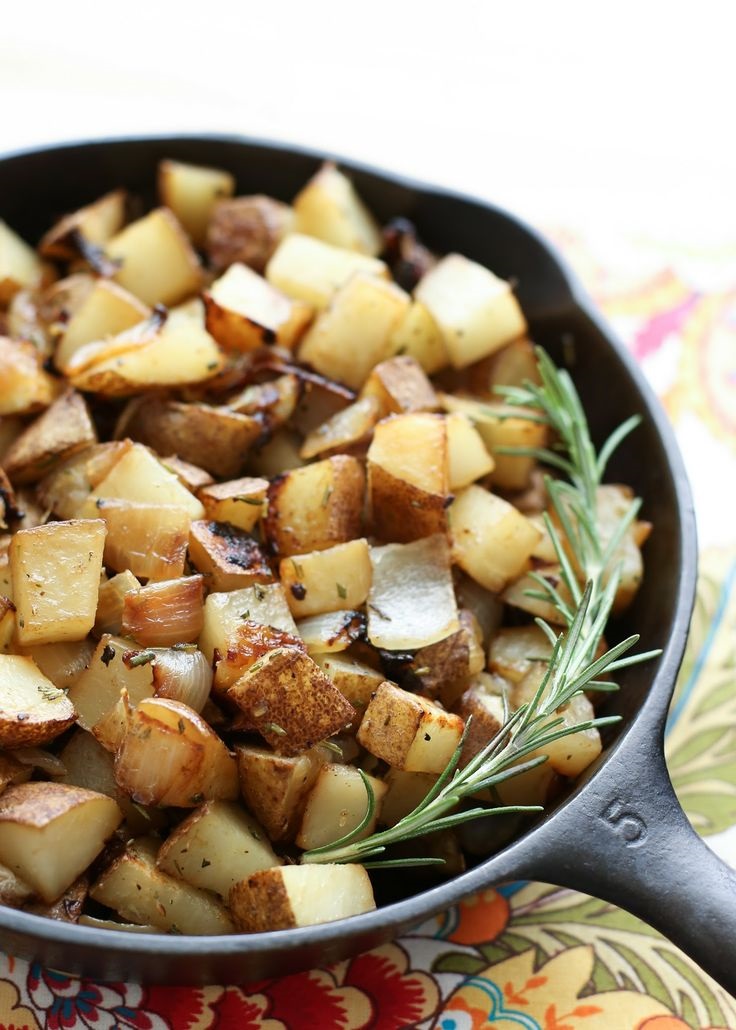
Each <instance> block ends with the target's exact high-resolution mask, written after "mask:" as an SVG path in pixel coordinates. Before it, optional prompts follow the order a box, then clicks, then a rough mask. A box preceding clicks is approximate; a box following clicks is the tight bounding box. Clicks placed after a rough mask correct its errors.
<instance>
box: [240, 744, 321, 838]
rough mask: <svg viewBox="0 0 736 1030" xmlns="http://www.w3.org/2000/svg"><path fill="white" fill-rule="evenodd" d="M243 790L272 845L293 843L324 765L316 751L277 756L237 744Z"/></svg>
mask: <svg viewBox="0 0 736 1030" xmlns="http://www.w3.org/2000/svg"><path fill="white" fill-rule="evenodd" d="M235 755H236V758H237V761H238V772H239V774H240V789H241V792H242V794H243V797H244V799H245V803H246V805H247V806H248V808H249V809H250V810H251V812H253V814H254V815H255V817H256V819H258V821H259V822H260V823H261V824H262V825H263V826H264V827H265V829H266V832H267V833H268V836H269V837H270V838H271V840H273V841H280V840H292V839H293V837H294V834H295V833H296V829H297V826H298V825H299V820H300V818H301V814H302V812H303V810H304V805H305V803H306V799H307V795H308V794H309V791H310V790H311V789H312V786H313V784H314V781H315V780H316V779H317V774H318V773H319V770H320V769H321V768H322V766H323V765H324V757H323V755H322V754H321V752H320V751H319V750H317V749H312V750H310V751H304V752H302V754H300V755H277V754H274V752H273V751H270V750H267V749H266V748H264V747H254V746H253V745H251V744H236V745H235Z"/></svg>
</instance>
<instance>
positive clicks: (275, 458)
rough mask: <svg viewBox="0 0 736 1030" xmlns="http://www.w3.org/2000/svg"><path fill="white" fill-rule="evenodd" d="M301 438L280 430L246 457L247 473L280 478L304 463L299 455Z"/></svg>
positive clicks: (293, 431)
mask: <svg viewBox="0 0 736 1030" xmlns="http://www.w3.org/2000/svg"><path fill="white" fill-rule="evenodd" d="M300 444H301V437H300V436H299V434H298V433H297V432H295V430H293V429H280V430H277V432H275V433H274V434H273V436H272V437H271V439H270V440H268V441H266V443H264V444H261V445H260V446H259V447H254V448H253V450H252V451H251V453H250V454H249V455H248V471H249V472H251V473H252V474H253V475H254V476H268V477H269V478H270V477H272V476H280V475H282V474H283V473H284V472H288V471H289V470H291V469H297V468H301V467H302V465H304V464H305V462H304V461H303V460H302V459H301V457H300V455H299V448H300Z"/></svg>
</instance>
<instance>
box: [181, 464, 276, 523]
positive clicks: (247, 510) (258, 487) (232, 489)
mask: <svg viewBox="0 0 736 1030" xmlns="http://www.w3.org/2000/svg"><path fill="white" fill-rule="evenodd" d="M267 491H268V480H267V479H257V478H252V479H251V478H245V479H231V480H230V481H229V482H227V483H213V484H212V485H211V486H205V487H203V488H202V489H201V490H200V491H199V492H198V494H197V496H198V497H199V499H200V501H201V502H202V504H203V505H204V510H205V516H206V518H208V519H213V520H214V521H215V522H229V523H230V524H231V525H232V526H237V527H238V529H242V530H244V531H245V532H246V533H250V532H251V531H252V530H253V529H254V527H255V526H256V523H257V522H258V521H259V520H260V519H261V517H262V516H263V515H264V513H265V511H266V493H267Z"/></svg>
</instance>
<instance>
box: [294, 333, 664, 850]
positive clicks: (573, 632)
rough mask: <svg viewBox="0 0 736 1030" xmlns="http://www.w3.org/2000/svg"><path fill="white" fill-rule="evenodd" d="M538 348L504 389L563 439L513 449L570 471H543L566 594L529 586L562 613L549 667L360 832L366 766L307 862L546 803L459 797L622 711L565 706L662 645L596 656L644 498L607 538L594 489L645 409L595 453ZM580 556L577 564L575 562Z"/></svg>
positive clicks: (560, 379)
mask: <svg viewBox="0 0 736 1030" xmlns="http://www.w3.org/2000/svg"><path fill="white" fill-rule="evenodd" d="M537 357H538V363H539V370H540V377H541V380H542V383H541V385H539V386H538V385H535V384H532V383H527V384H525V385H524V386H523V387H513V388H511V387H509V388H507V389H505V390H504V395H505V397H506V399H507V401H508V403H509V404H511V405H514V406H524V407H532V408H535V409H537V411H536V412H535V413H534V415H533V417H535V418H538V419H540V420H543V421H545V422H546V423H548V424H549V426H550V428H551V429H552V430H553V431H554V432H555V433H556V435H557V437H558V439H559V441H560V442H559V449H555V450H551V449H547V448H542V449H534V450H528V449H524V450H515V451H514V453H524V454H532V455H533V456H534V457H536V458H538V459H539V460H541V461H544V462H546V463H547V464H549V465H551V466H553V467H554V468H556V469H558V470H559V471H560V472H563V473H564V474H565V475H566V476H567V477H568V480H569V481H568V482H563V481H562V480H554V479H552V478H550V477H547V480H546V484H547V490H548V494H549V497H550V501H551V504H552V507H553V510H554V512H555V514H556V517H557V519H558V522H559V527H560V528H558V526H557V525H555V523H554V522H553V520H552V519H551V518H550V517H549V515H547V514H545V523H546V526H547V531H548V532H549V535H550V537H551V539H552V542H553V545H554V548H555V552H556V554H557V557H558V560H559V562H560V566H561V577H562V581H563V583H564V584H565V587H566V588H567V591H568V595H569V600H567V599H566V598H564V597H563V596H562V595H561V593H560V591H559V590H558V589H557V588H556V587H555V586H554V584H552V583H549V582H548V581H547V580H545V579H544V578H543V577H541V576H536V577H535V578H536V582H537V585H538V586H539V588H540V589H539V590H538V591H532V592H530V593H532V595H533V596H538V597H541V598H542V599H544V600H546V601H551V603H552V604H553V605H554V606H555V607H556V608H557V609H558V611H559V612H560V614H561V615H562V617H563V619H564V620H565V624H566V630H565V632H563V633H559V634H558V633H555V631H554V630H553V629H552V627H551V626H549V624H548V623H546V622H545V621H544V620H543V619H536V620H535V621H536V623H537V625H539V626H540V627H541V629H542V630H543V631H544V633H545V634H546V636H547V638H548V639H549V641H550V643H551V644H552V653H551V656H550V658H549V660H548V664H547V669H546V671H545V675H544V677H543V678H542V680H541V682H540V684H539V687H538V689H537V691H536V693H535V694H534V696H533V698H532V699H531V700H530V701H529V702H528V703H526V704H524V705H522V706H521V707H520V708H518V709H517V710H516V711H515V712H513V713H509V712H508V709H507V708H505V711H504V721H503V725H502V726H501V728H500V729H499V731H498V733H497V734H496V735H495V737H493V739H492V740H490V741H489V742H488V743H487V744H486V746H485V747H484V748H483V749H482V750H481V751H479V752H478V753H477V754H476V755H475V756H474V757H473V758H471V760H470V761H469V762H468V763H467V764H466V765H465V766H464V767H463V768H462V769H460V768H459V762H460V757H461V754H462V749H463V744H464V742H465V737H466V735H467V732H468V728H469V725H470V719H469V720H468V722H467V724H466V726H465V732H464V734H463V737H462V738H461V740H460V743H459V744H458V747H457V749H456V750H455V752H454V754H453V756H452V758H451V759H450V761H449V763H448V764H447V766H446V768H445V769H444V771H443V772H442V774H441V775H440V776H439V778H438V779H437V782H436V783H435V784H434V786H433V787H432V789H431V790H430V791H429V792H428V793H427V795H426V796H425V797H424V798H423V800H422V801H421V802H420V803H419V804H418V805H417V806H416V808H415V809H414V810H413V811H411V812H410V813H408V815H406V816H404V817H403V818H402V819H400V820H399V822H397V823H396V824H395V825H394V826H392V827H389V828H388V829H386V830H382V831H380V832H378V833H373V834H371V835H370V836H368V837H366V838H364V839H363V840H360V839H359V838H360V836H361V834H362V833H363V831H364V830H365V828H366V826H368V824H369V823H370V822H371V820H372V818H373V814H374V812H375V797H374V794H373V790H372V788H371V785H370V781H369V780H368V778H367V777H366V776H365V774H364V773H363V772H362V771H361V776H362V778H363V783H364V785H365V789H366V795H367V801H368V803H367V806H366V813H365V816H364V818H363V820H362V821H361V823H360V824H359V825H358V826H356V827H355V829H354V830H352V831H351V832H350V833H348V834H346V835H345V836H343V837H342V838H340V839H339V840H337V841H335V842H333V843H332V844H328V845H325V846H324V847H321V848H315V849H313V850H311V851H307V852H305V854H304V855H302V861H303V862H365V861H366V860H368V859H372V858H376V857H378V856H380V855H381V854H383V852H384V851H385V850H386V848H387V847H389V846H390V845H393V844H398V843H400V842H402V841H406V840H410V839H412V838H414V837H419V836H424V835H425V834H427V833H434V832H436V831H437V830H444V829H449V828H450V827H453V826H458V825H459V824H460V823H463V822H468V821H470V820H472V819H478V818H480V817H484V816H489V815H495V814H500V813H503V814H508V813H512V812H530V811H539V810H540V806H537V805H529V806H525V805H513V806H508V805H504V806H499V807H493V808H486V807H480V806H476V807H473V808H470V809H466V810H463V811H457V806H458V805H459V804H460V803H461V802H462V801H463V800H464V799H465V798H468V797H472V796H474V795H476V794H477V793H478V792H479V791H483V790H486V789H488V788H490V787H494V786H496V785H497V784H499V783H501V782H502V781H503V780H506V779H509V778H511V777H512V776H517V775H519V774H520V773H522V772H526V771H527V770H529V769H533V768H534V767H535V766H537V765H539V764H540V763H542V762H544V761H545V760H546V755H545V754H544V749H545V748H546V747H548V746H549V745H550V744H551V743H552V742H553V741H555V740H558V739H560V738H561V737H564V736H567V735H568V734H571V733H579V732H581V731H583V730H587V729H591V728H593V727H601V726H605V725H607V724H609V723H612V722H615V721H617V718H616V717H615V716H613V717H605V718H597V719H591V720H589V721H587V722H583V723H578V724H575V725H568V724H567V723H566V722H565V719H564V717H563V716H561V715H560V714H559V710H560V709H562V708H564V706H565V705H567V704H569V702H570V701H571V700H572V699H573V698H574V697H575V696H576V695H578V694H579V693H580V692H581V691H582V690H584V689H586V688H591V687H593V688H595V687H597V688H599V689H611V687H612V685H611V684H610V683H607V682H606V681H603V680H602V677H603V676H605V675H607V674H608V673H611V672H614V671H615V670H616V669H621V668H623V667H624V666H627V665H632V664H634V663H635V662H642V661H645V660H647V659H649V658H652V657H654V656H655V655H656V654H657V653H658V652H648V653H646V654H638V655H626V652H628V651H629V650H630V648H631V647H632V646H633V645H634V644H635V643H636V642H637V640H638V639H639V638H638V635H633V636H630V637H627V638H626V640H622V641H621V642H620V643H619V644H616V645H615V646H614V647H612V648H610V649H609V650H608V651H606V653H605V654H603V655H601V656H599V657H598V658H595V654H596V651H597V649H598V645H599V643H600V640H601V637H602V635H603V631H604V629H605V626H606V623H607V621H608V617H609V615H610V612H611V608H612V605H613V601H614V598H615V595H616V590H617V587H618V583H619V577H620V569H619V567H618V566H614V567H612V559H613V557H614V556H615V553H616V549H617V548H618V546H619V544H620V542H621V540H622V538H623V535H624V533H625V532H626V530H627V529H628V527H629V526H630V525H631V523H632V521H633V519H634V518H635V517H636V513H637V511H638V503H634V504H632V505H631V507H630V508H629V510H628V511H627V512H626V513H625V515H624V516H623V518H622V519H621V521H620V523H619V525H618V526H617V527H616V528H615V530H614V533H613V534H612V536H611V538H610V540H609V541H608V542H607V543H605V544H604V543H603V541H602V540H601V538H600V533H599V530H598V521H597V512H596V491H597V488H598V486H599V485H600V482H601V478H602V476H603V472H604V470H605V467H606V464H607V462H608V459H609V458H610V456H611V454H612V453H613V451H614V450H615V448H616V447H617V446H618V444H619V443H620V442H621V441H622V440H623V439H624V437H625V436H626V435H627V434H628V433H629V432H630V431H631V430H632V429H633V428H634V427H635V426H636V424H637V422H638V419H636V418H635V419H628V420H627V421H626V422H625V423H623V424H622V425H621V426H620V427H619V428H618V429H617V430H616V431H615V432H614V433H613V434H612V435H611V437H609V439H608V441H607V442H606V444H605V445H604V447H603V448H602V449H601V452H600V454H598V455H597V454H596V452H595V448H594V447H593V444H592V442H591V439H590V433H589V431H588V426H587V420H586V418H585V413H584V411H583V408H582V405H581V403H580V398H579V397H578V394H577V391H576V390H575V387H574V385H573V382H572V380H571V378H570V376H569V375H568V374H567V372H565V371H561V370H558V369H557V368H556V367H555V365H554V364H553V362H552V361H551V360H550V358H549V357H548V355H547V354H546V353H545V352H544V351H542V350H538V351H537ZM571 556H573V557H571ZM576 566H577V569H578V570H579V572H576ZM579 576H580V578H582V580H583V582H584V584H585V585H584V586H583V585H582V584H581V581H580V578H578V577H579ZM624 656H625V657H624ZM433 863H439V864H441V863H442V859H428V858H406V859H396V860H388V861H381V862H377V863H375V864H376V866H377V867H378V866H380V867H382V868H385V867H388V866H395V865H418V864H422V865H428V864H433ZM368 864H369V865H372V864H373V863H368Z"/></svg>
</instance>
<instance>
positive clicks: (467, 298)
mask: <svg viewBox="0 0 736 1030" xmlns="http://www.w3.org/2000/svg"><path fill="white" fill-rule="evenodd" d="M414 295H415V297H416V299H417V300H419V301H421V302H422V304H424V305H425V306H426V307H427V308H428V309H429V311H430V313H431V314H432V316H433V318H434V319H435V320H436V322H437V324H438V325H439V327H440V330H441V332H442V335H443V337H444V341H445V344H446V346H447V350H448V352H449V355H450V360H451V362H452V364H453V365H454V366H455V368H465V367H466V366H467V365H471V364H472V363H473V362H474V361H478V360H479V359H480V358H484V357H486V356H487V355H488V354H492V353H493V352H494V351H496V350H499V349H500V348H501V347H503V346H504V345H505V344H507V343H510V342H511V341H512V340H514V339H516V338H517V337H518V336H524V335H525V333H526V331H527V325H526V319H525V318H524V315H523V313H522V310H521V308H520V306H519V302H518V301H517V300H516V297H515V296H514V294H513V293H512V290H511V286H510V285H509V284H508V283H507V282H505V281H504V280H503V279H498V278H497V277H496V276H495V275H494V274H493V273H492V272H489V271H488V269H487V268H484V267H483V266H482V265H479V264H477V263H476V262H475V261H470V260H468V258H465V257H463V256H462V255H461V254H448V255H447V256H446V257H444V258H442V259H441V260H440V261H438V262H437V264H436V265H435V266H434V268H432V269H430V271H429V272H427V274H426V275H425V276H424V277H423V278H422V279H421V281H420V283H419V285H418V286H417V288H416V290H415V293H414Z"/></svg>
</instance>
